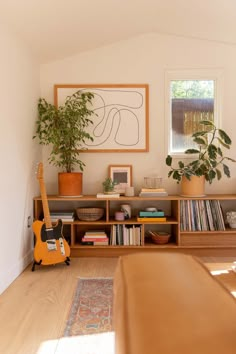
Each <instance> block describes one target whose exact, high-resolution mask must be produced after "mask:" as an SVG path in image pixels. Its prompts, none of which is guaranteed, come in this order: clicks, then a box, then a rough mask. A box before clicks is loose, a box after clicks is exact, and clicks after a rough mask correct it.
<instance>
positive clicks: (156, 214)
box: [137, 210, 166, 222]
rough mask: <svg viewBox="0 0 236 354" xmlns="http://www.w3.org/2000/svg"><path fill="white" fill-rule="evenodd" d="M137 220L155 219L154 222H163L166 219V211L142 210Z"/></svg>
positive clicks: (148, 220)
mask: <svg viewBox="0 0 236 354" xmlns="http://www.w3.org/2000/svg"><path fill="white" fill-rule="evenodd" d="M137 221H140V222H143V221H147V222H150V221H154V222H163V221H166V216H165V212H164V211H163V210H156V211H146V210H140V211H139V213H138V216H137Z"/></svg>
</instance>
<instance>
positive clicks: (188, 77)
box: [166, 71, 220, 156]
mask: <svg viewBox="0 0 236 354" xmlns="http://www.w3.org/2000/svg"><path fill="white" fill-rule="evenodd" d="M219 79H220V73H214V74H212V75H210V74H209V72H208V73H206V72H205V73H196V72H195V71H187V72H178V71H176V72H168V73H167V75H166V101H167V103H166V105H167V109H166V112H167V114H168V116H167V121H168V131H167V136H168V154H170V155H172V156H174V155H177V156H180V155H181V156H182V155H183V154H184V151H185V150H186V149H189V148H193V147H194V145H193V143H192V139H191V136H192V134H193V133H195V132H196V131H198V130H199V128H200V129H202V127H201V126H200V122H201V120H211V121H214V122H215V123H216V124H217V125H219V102H218V101H219V100H218V98H217V97H219V86H220V85H219V81H220V80H219Z"/></svg>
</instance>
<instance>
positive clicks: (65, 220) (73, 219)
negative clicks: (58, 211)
mask: <svg viewBox="0 0 236 354" xmlns="http://www.w3.org/2000/svg"><path fill="white" fill-rule="evenodd" d="M50 220H51V222H57V221H58V220H61V221H62V222H73V221H75V218H50Z"/></svg>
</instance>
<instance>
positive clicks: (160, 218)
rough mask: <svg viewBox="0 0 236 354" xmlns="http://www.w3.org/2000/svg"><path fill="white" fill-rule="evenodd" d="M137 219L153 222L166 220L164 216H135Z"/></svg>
mask: <svg viewBox="0 0 236 354" xmlns="http://www.w3.org/2000/svg"><path fill="white" fill-rule="evenodd" d="M137 221H141V222H143V221H155V222H162V221H166V217H158V216H157V217H155V218H145V217H141V218H139V217H137Z"/></svg>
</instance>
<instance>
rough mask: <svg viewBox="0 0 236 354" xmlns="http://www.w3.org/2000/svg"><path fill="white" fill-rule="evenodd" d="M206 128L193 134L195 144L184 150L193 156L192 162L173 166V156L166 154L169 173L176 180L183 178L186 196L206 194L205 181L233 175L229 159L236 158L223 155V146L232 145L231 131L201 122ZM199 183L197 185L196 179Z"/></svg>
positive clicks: (182, 189)
mask: <svg viewBox="0 0 236 354" xmlns="http://www.w3.org/2000/svg"><path fill="white" fill-rule="evenodd" d="M200 124H201V125H202V126H205V127H206V128H207V129H206V130H200V131H198V132H196V133H194V134H193V135H192V139H193V142H194V143H195V145H196V148H192V149H187V150H186V151H185V154H186V155H188V156H190V157H191V156H193V157H194V159H193V160H192V161H190V162H187V163H184V162H183V161H179V162H178V166H177V167H173V165H172V163H173V159H172V157H171V156H170V155H168V156H167V157H166V164H167V166H169V167H170V168H171V169H170V171H169V173H168V177H172V178H173V179H174V180H175V181H176V182H177V183H180V182H181V194H182V195H186V196H203V195H204V194H205V191H204V186H205V181H207V182H209V183H210V184H211V183H212V182H213V180H214V179H217V180H220V179H221V178H222V173H223V174H224V175H226V176H227V177H230V170H229V167H228V165H226V162H227V161H231V162H236V161H235V160H234V159H232V158H230V157H227V156H224V153H223V150H222V148H226V149H230V147H231V139H230V137H229V136H228V134H227V133H226V132H225V131H224V130H222V129H219V128H216V126H215V124H214V123H213V122H211V121H202V122H200ZM194 181H195V183H196V186H197V187H196V189H195V187H194V184H193V182H194Z"/></svg>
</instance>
